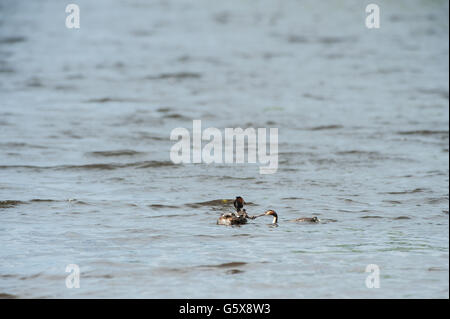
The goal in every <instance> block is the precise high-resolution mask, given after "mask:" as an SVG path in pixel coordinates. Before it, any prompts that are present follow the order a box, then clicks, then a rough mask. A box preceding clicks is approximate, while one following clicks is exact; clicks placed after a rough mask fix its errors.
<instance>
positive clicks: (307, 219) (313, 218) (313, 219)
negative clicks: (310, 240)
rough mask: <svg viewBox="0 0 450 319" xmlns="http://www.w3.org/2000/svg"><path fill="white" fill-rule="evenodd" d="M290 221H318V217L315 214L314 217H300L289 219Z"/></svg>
mask: <svg viewBox="0 0 450 319" xmlns="http://www.w3.org/2000/svg"><path fill="white" fill-rule="evenodd" d="M291 222H303V223H319V222H320V219H319V218H317V217H316V216H314V217H301V218H297V219H293V220H291Z"/></svg>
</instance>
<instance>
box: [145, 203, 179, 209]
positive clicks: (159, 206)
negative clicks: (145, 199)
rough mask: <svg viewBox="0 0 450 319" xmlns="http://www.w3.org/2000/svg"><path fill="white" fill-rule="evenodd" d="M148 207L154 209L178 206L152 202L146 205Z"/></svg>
mask: <svg viewBox="0 0 450 319" xmlns="http://www.w3.org/2000/svg"><path fill="white" fill-rule="evenodd" d="M148 207H150V208H154V209H164V208H179V207H178V206H173V205H162V204H152V205H148Z"/></svg>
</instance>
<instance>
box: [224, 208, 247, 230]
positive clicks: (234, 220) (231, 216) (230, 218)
mask: <svg viewBox="0 0 450 319" xmlns="http://www.w3.org/2000/svg"><path fill="white" fill-rule="evenodd" d="M244 213H245V214H240V215H236V214H235V213H225V214H223V215H222V216H220V217H219V219H218V220H217V225H225V226H231V225H243V224H246V223H247V216H248V215H247V213H246V212H245V209H244Z"/></svg>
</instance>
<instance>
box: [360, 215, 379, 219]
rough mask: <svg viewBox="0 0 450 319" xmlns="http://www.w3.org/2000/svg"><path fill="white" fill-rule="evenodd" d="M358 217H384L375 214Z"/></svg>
mask: <svg viewBox="0 0 450 319" xmlns="http://www.w3.org/2000/svg"><path fill="white" fill-rule="evenodd" d="M360 218H384V217H382V216H376V215H366V216H361V217H360Z"/></svg>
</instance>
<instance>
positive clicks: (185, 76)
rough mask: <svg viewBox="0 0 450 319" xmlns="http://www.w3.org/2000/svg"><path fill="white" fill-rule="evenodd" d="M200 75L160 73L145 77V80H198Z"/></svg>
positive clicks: (191, 73) (192, 73)
mask: <svg viewBox="0 0 450 319" xmlns="http://www.w3.org/2000/svg"><path fill="white" fill-rule="evenodd" d="M201 77H202V75H201V74H200V73H194V72H177V73H161V74H158V75H149V76H146V77H145V79H146V80H167V79H176V80H184V79H199V78H201Z"/></svg>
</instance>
